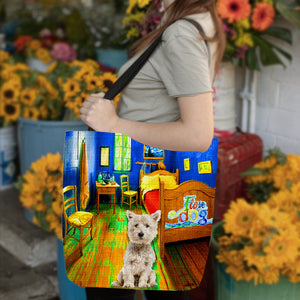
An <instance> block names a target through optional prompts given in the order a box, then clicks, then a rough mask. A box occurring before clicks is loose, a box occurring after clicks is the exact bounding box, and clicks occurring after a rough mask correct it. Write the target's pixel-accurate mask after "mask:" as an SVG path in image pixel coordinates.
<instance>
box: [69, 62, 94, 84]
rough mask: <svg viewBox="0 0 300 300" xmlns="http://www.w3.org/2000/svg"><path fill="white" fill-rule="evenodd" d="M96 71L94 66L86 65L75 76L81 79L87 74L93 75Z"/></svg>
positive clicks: (76, 78)
mask: <svg viewBox="0 0 300 300" xmlns="http://www.w3.org/2000/svg"><path fill="white" fill-rule="evenodd" d="M94 73H95V69H94V68H93V67H92V66H90V65H85V66H83V67H82V68H81V69H80V70H78V71H77V72H76V73H75V74H74V77H73V78H74V79H75V80H79V81H80V80H84V79H85V78H86V77H87V76H93V74H94Z"/></svg>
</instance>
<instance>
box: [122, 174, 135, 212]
mask: <svg viewBox="0 0 300 300" xmlns="http://www.w3.org/2000/svg"><path fill="white" fill-rule="evenodd" d="M120 181H121V192H122V200H121V208H122V205H123V203H124V204H127V205H129V207H130V210H131V204H133V203H137V200H138V192H137V191H130V190H129V180H128V175H121V177H120ZM134 197H135V199H133V198H134Z"/></svg>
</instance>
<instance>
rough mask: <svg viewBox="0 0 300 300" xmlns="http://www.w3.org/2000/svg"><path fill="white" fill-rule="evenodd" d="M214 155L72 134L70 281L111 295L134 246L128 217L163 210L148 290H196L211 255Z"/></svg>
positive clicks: (66, 177)
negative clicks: (153, 283)
mask: <svg viewBox="0 0 300 300" xmlns="http://www.w3.org/2000/svg"><path fill="white" fill-rule="evenodd" d="M217 155H218V140H217V139H214V140H213V142H212V144H211V146H210V148H209V149H208V150H207V151H206V152H204V153H200V152H175V151H167V150H163V149H157V148H153V147H149V146H147V145H143V144H141V143H139V142H137V141H135V140H133V139H131V138H130V137H128V136H126V135H122V134H118V133H104V132H92V131H69V132H67V133H66V139H65V150H64V172H63V191H64V217H63V222H62V223H63V235H64V236H63V244H64V256H65V265H66V271H67V276H68V277H69V279H70V280H71V281H73V282H74V283H76V284H77V285H79V286H83V287H112V282H114V281H116V280H117V276H118V273H119V272H120V270H121V269H122V267H123V257H124V254H125V250H126V247H127V245H128V243H129V238H128V234H127V225H128V215H127V213H128V211H131V212H133V213H134V214H136V215H140V214H150V215H151V214H154V213H155V212H157V211H158V210H160V211H161V218H160V220H159V221H158V223H157V224H158V225H157V232H158V235H157V236H156V237H155V238H154V240H153V241H152V243H151V246H152V248H153V250H154V252H155V256H156V260H155V262H154V264H153V267H152V269H153V270H154V271H155V274H156V284H157V285H156V286H152V287H148V289H158V290H189V289H193V288H195V287H197V286H198V285H199V284H200V282H201V280H202V276H203V273H204V269H205V263H206V259H207V255H208V251H209V250H208V249H209V238H210V234H211V226H212V222H213V214H214V197H215V185H216V172H217ZM74 200H75V201H74ZM135 226H137V225H135Z"/></svg>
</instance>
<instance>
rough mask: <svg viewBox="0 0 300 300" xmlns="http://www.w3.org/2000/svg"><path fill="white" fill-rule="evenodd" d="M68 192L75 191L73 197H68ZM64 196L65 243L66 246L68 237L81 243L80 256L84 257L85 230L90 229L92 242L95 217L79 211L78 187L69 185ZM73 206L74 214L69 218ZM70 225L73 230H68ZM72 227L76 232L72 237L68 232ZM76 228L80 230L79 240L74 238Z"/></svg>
mask: <svg viewBox="0 0 300 300" xmlns="http://www.w3.org/2000/svg"><path fill="white" fill-rule="evenodd" d="M68 191H73V193H72V194H73V195H72V196H71V197H67V196H66V195H65V194H66V193H67V192H68ZM63 195H64V219H65V235H64V241H63V243H64V244H65V242H66V238H67V235H68V236H70V237H72V238H73V239H75V240H76V241H78V242H79V249H80V254H81V255H82V239H83V229H84V228H86V227H87V228H89V230H90V236H91V240H92V239H93V220H94V215H93V214H92V213H90V212H86V211H78V208H77V187H76V185H69V186H66V187H64V188H63ZM65 196H66V197H65ZM65 198H67V199H65ZM72 206H74V208H73V212H72V213H71V215H69V216H68V214H67V212H68V209H70V210H71V207H72ZM74 210H75V211H74ZM68 225H70V226H71V228H69V229H68ZM88 225H89V226H88ZM72 227H73V228H74V231H73V235H70V234H69V233H68V232H69V231H70V230H71V229H72ZM76 228H77V229H79V230H80V239H79V240H78V239H77V238H76V237H75V236H74V234H75V230H76Z"/></svg>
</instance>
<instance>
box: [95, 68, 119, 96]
mask: <svg viewBox="0 0 300 300" xmlns="http://www.w3.org/2000/svg"><path fill="white" fill-rule="evenodd" d="M99 79H100V81H101V83H100V88H101V89H102V90H103V91H104V92H107V91H108V90H109V89H110V88H111V86H112V85H113V84H114V83H115V81H117V79H118V75H117V74H113V73H111V72H105V73H103V75H102V76H100V77H99Z"/></svg>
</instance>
